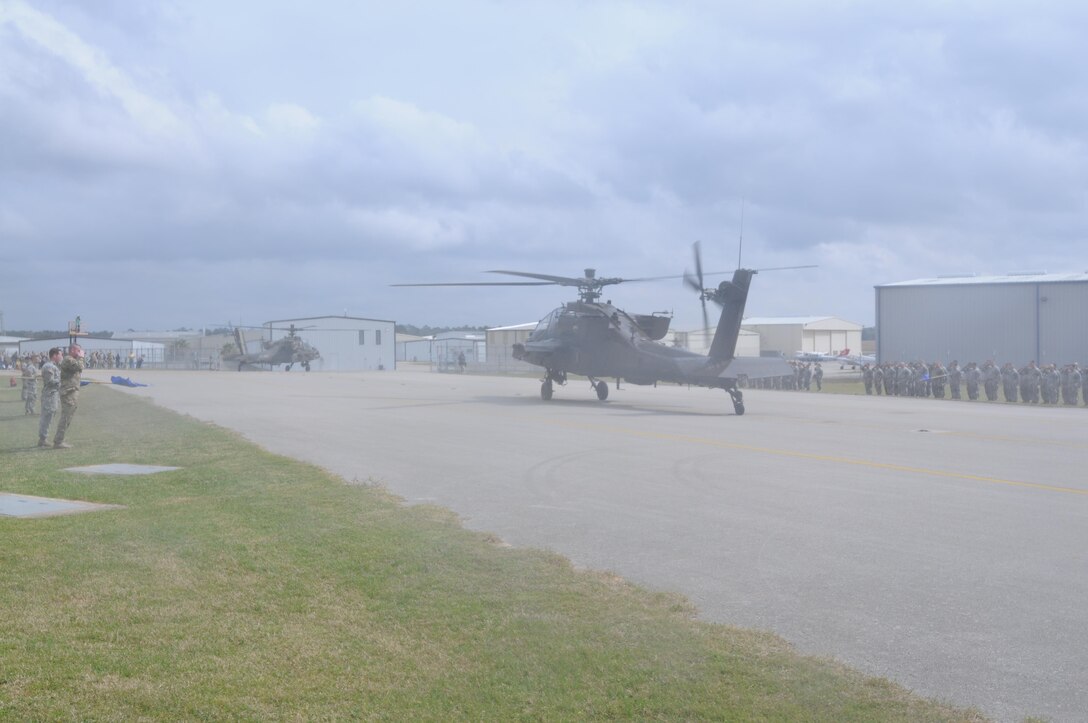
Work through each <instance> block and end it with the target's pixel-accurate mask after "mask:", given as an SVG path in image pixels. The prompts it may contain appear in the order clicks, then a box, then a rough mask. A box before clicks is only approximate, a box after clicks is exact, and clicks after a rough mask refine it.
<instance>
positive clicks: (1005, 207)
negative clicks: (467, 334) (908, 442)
mask: <svg viewBox="0 0 1088 723" xmlns="http://www.w3.org/2000/svg"><path fill="white" fill-rule="evenodd" d="M38 8H44V10H43V9H38ZM1086 19H1088V14H1086V11H1083V10H1080V9H1079V8H1076V7H1072V8H1070V7H1065V6H1064V5H1061V4H1050V5H1047V4H1044V5H1041V6H1035V7H1033V8H1032V9H1031V10H1030V12H1029V11H1027V10H1023V9H1021V7H1020V6H1019V5H1018V4H1012V3H1009V4H1003V3H996V4H994V3H986V4H979V5H971V4H966V5H964V4H960V5H955V6H949V5H947V4H945V3H931V4H922V5H920V6H918V5H913V6H911V7H910V8H898V7H894V6H880V5H877V6H867V5H857V4H849V3H847V4H840V5H836V6H834V7H831V8H828V7H815V6H813V7H809V6H808V5H804V4H795V3H768V4H760V5H759V6H758V7H740V6H738V7H727V6H721V5H719V4H717V3H706V4H691V5H687V6H675V5H672V4H638V5H632V4H624V3H602V4H593V5H589V6H586V5H583V4H579V3H558V4H556V3H549V4H541V5H531V4H519V5H516V6H496V5H494V4H491V3H484V2H481V3H479V4H471V3H470V4H468V5H459V6H458V8H457V9H456V11H455V10H454V9H452V8H447V7H446V6H431V5H429V4H420V5H410V6H406V7H403V8H399V9H396V10H393V9H381V10H376V9H375V8H373V7H371V8H366V9H365V10H364V9H363V8H360V7H357V6H356V4H354V3H343V4H332V5H329V6H328V7H327V8H325V9H324V12H322V13H314V12H312V11H310V10H303V9H301V8H300V6H296V5H293V4H287V3H284V4H279V3H265V4H261V5H259V6H245V5H237V4H232V5H230V6H227V7H222V6H221V5H219V4H214V5H213V4H210V3H208V4H204V3H199V2H197V3H185V4H173V3H169V2H160V3H148V4H144V5H141V8H140V10H139V11H138V12H132V9H131V8H130V7H129V4H127V3H122V4H102V5H100V6H96V12H95V14H93V15H91V14H87V13H86V12H85V11H84V10H83V9H82V5H81V4H78V3H68V2H52V3H45V4H42V5H38V6H35V7H31V6H29V5H28V4H25V3H24V2H21V1H20V0H11V1H9V2H7V3H5V4H3V5H0V105H2V107H3V108H4V112H3V113H2V114H0V141H2V142H0V245H2V247H3V250H0V257H2V259H3V260H4V262H5V263H6V264H14V265H15V266H17V267H19V268H25V269H27V270H28V272H29V273H27V274H20V275H19V278H18V279H15V280H12V281H6V282H5V284H4V289H3V295H2V297H0V305H2V308H4V309H5V318H6V320H7V323H8V325H9V326H12V325H14V326H27V327H46V326H54V327H55V326H57V325H58V324H59V323H61V322H62V321H63V319H65V318H67V316H68V315H71V314H70V313H69V312H68V311H66V310H67V309H70V308H76V307H78V308H80V309H86V311H85V313H84V314H83V315H84V317H85V318H96V319H100V320H102V325H103V326H116V327H118V328H127V327H130V326H132V327H139V326H148V327H156V326H177V325H182V324H188V325H194V324H200V323H211V322H210V321H209V320H211V321H215V320H216V319H221V318H222V317H224V316H226V317H229V318H236V317H238V318H240V317H242V316H244V317H247V318H248V320H250V321H261V320H263V319H265V318H273V317H275V318H283V317H287V316H293V315H315V314H322V313H336V312H339V311H342V310H343V309H344V308H348V309H350V310H351V312H352V313H355V314H362V315H372V316H380V317H383V318H396V319H398V320H403V321H408V322H416V323H458V322H471V321H478V322H490V323H513V322H517V321H524V320H527V319H533V318H537V317H539V316H540V315H542V314H543V313H544V312H545V311H546V310H547V308H548V306H549V305H550V304H552V303H557V302H558V301H560V300H562V299H563V298H565V297H564V296H563V295H562V294H561V293H557V292H556V291H555V290H507V291H496V292H494V293H488V294H482V293H478V292H472V293H463V292H458V291H452V290H432V291H420V292H412V293H406V292H403V291H399V290H391V289H389V288H388V287H387V286H386V284H388V283H390V282H394V281H413V280H438V279H467V280H471V279H476V278H483V277H481V276H479V272H480V271H481V270H483V269H487V268H496V267H500V268H511V267H512V268H526V269H532V270H540V271H544V272H549V273H564V274H566V273H576V272H578V271H580V270H581V269H582V268H583V267H586V266H593V267H597V268H600V269H601V270H602V273H607V274H610V275H622V276H643V275H647V274H657V273H669V272H672V273H680V272H681V271H682V270H683V268H684V266H685V265H686V264H688V263H689V259H688V255H689V253H690V243H691V242H692V241H694V240H696V239H701V240H702V241H703V242H704V244H706V249H707V253H708V256H710V257H712V258H713V262H712V261H711V258H708V264H710V265H715V266H720V267H723V268H728V267H730V266H731V265H732V264H733V263H734V261H735V253H736V239H737V237H738V235H739V234H740V226H741V219H740V215H741V214H740V211H741V203H742V199H743V203H744V208H745V220H744V225H745V228H744V235H745V245H746V252H745V260H746V262H750V263H752V264H755V265H759V266H775V265H783V264H790V263H819V264H820V265H821V268H820V269H819V270H817V271H815V272H804V273H798V272H786V274H785V275H784V276H778V277H776V276H773V275H766V276H761V277H760V278H759V280H758V285H757V287H756V293H755V294H754V295H753V300H752V301H753V305H754V310H755V312H756V313H834V314H838V315H841V316H845V317H847V318H853V319H856V320H858V321H863V322H868V321H871V320H872V290H871V287H872V285H873V284H875V283H883V282H887V281H893V280H901V279H904V278H911V277H915V276H925V275H932V274H938V273H947V272H952V271H956V272H958V271H970V270H973V271H999V272H1003V271H1008V270H1010V269H1015V268H1027V267H1039V266H1044V267H1047V268H1049V269H1050V270H1062V269H1064V268H1073V269H1080V268H1081V267H1083V266H1085V265H1086V263H1085V261H1084V260H1083V255H1082V253H1081V252H1082V250H1083V238H1084V232H1083V218H1084V212H1085V210H1086V209H1085V202H1086V198H1088V192H1086V189H1088V179H1086V177H1085V174H1086V171H1085V169H1086V168H1088V164H1086V163H1085V161H1086V160H1088V159H1086V157H1085V155H1086V143H1085V131H1084V129H1085V128H1086V127H1088V124H1086V123H1085V121H1086V120H1088V118H1086V116H1088V113H1086V110H1088V109H1086V104H1088V100H1086V98H1088V94H1086V93H1085V90H1086V89H1085V78H1084V71H1083V63H1082V62H1080V57H1081V56H1082V55H1083V53H1082V51H1081V50H1080V42H1079V40H1080V39H1081V38H1083V37H1084V35H1085V32H1084V31H1085V30H1088V28H1086V25H1088V23H1086ZM31 249H32V251H31ZM55 278H69V279H76V280H77V285H76V288H74V289H71V290H54V291H52V292H51V293H50V294H49V295H47V296H46V298H45V299H44V300H43V299H41V297H40V294H38V293H37V291H36V290H37V289H39V288H41V284H42V282H43V280H47V279H55ZM84 284H85V285H86V286H85V287H83V285H84ZM50 288H51V289H55V287H52V286H51V287H50ZM98 288H106V289H111V290H116V292H115V293H107V294H100V293H92V289H98ZM616 297H617V299H616V300H617V301H619V300H622V301H623V303H629V304H631V305H639V306H646V307H647V308H675V309H676V310H677V311H678V313H680V314H681V317H682V320H681V321H680V322H678V325H679V326H683V325H684V323H694V320H695V319H696V318H697V313H698V312H697V307H696V305H695V304H694V302H693V300H692V299H690V298H689V296H688V295H685V293H684V292H683V290H682V288H680V287H679V285H678V284H677V285H675V286H670V285H652V286H643V287H637V289H636V287H632V290H630V291H628V290H627V289H623V290H622V291H621V290H617V291H616ZM134 299H138V300H139V303H133V300H134ZM213 317H215V318H213ZM57 319H60V321H57ZM19 320H22V321H21V322H20V321H19Z"/></svg>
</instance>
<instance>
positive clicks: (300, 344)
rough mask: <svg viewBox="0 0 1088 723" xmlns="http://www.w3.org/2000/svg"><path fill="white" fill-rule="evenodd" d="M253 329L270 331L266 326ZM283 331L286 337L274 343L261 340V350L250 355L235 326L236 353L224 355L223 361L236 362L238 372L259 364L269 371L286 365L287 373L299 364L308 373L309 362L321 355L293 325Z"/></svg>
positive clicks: (242, 334) (244, 339) (242, 337)
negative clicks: (265, 366) (298, 333)
mask: <svg viewBox="0 0 1088 723" xmlns="http://www.w3.org/2000/svg"><path fill="white" fill-rule="evenodd" d="M254 328H260V329H266V330H267V329H270V327H267V326H262V327H254ZM283 331H286V332H287V336H284V337H281V338H279V339H276V340H275V341H263V340H262V341H261V350H260V351H257V352H252V353H250V352H247V351H246V338H245V334H244V333H243V332H242V329H241V327H238V326H236V327H234V341H235V343H236V344H237V345H238V353H237V354H229V355H225V356H224V357H223V361H227V362H231V363H234V362H238V371H242V368H243V367H246V366H251V367H252V366H258V365H260V364H267V365H268V368H269V369H271V368H272V367H274V366H279V365H280V364H286V365H287V367H286V370H287V371H291V367H292V366H294V365H295V364H301V365H302V367H303V369H305V370H306V371H310V362H312V361H313V360H314V359H320V358H321V354H320V353H318V351H317V349H315V348H314V347H312V346H310V345H309V344H308V343H306V342H305V341H303V340H302V338H301V337H299V336H298V335H297V334H296V333H295V332H296V331H297V329H296V327H295V325H294V324H291V326H290V327H288V328H286V329H283Z"/></svg>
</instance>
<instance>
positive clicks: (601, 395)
mask: <svg viewBox="0 0 1088 723" xmlns="http://www.w3.org/2000/svg"><path fill="white" fill-rule="evenodd" d="M593 389H594V390H595V391H596V392H597V399H600V400H601V401H602V402H603V401H604V400H606V399H608V385H607V384H605V383H604V382H594V383H593Z"/></svg>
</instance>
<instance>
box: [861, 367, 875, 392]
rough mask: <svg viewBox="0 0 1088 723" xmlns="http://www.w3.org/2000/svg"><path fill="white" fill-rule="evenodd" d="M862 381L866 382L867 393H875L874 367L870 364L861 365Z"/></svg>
mask: <svg viewBox="0 0 1088 723" xmlns="http://www.w3.org/2000/svg"><path fill="white" fill-rule="evenodd" d="M861 381H862V383H863V384H865V393H866V394H868V395H870V396H871V395H872V393H873V369H872V367H870V366H869V365H868V364H862V365H861Z"/></svg>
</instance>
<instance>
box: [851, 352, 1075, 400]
mask: <svg viewBox="0 0 1088 723" xmlns="http://www.w3.org/2000/svg"><path fill="white" fill-rule="evenodd" d="M861 376H862V381H863V382H864V384H865V393H866V394H876V395H881V394H882V395H885V396H897V397H933V398H935V399H944V398H945V390H946V388H947V391H948V396H949V397H950V398H951V399H962V398H963V394H964V392H966V397H967V399H970V400H972V401H974V400H977V399H979V398H980V397H981V395H983V394H984V395H985V397H986V400H987V401H990V402H996V401H998V392H999V391H1000V392H1001V394H1002V395H1003V396H1004V400H1005V401H1006V402H1017V401H1020V402H1024V403H1025V404H1040V403H1041V404H1066V405H1069V406H1074V405H1076V404H1078V403H1079V400H1080V399H1081V398H1083V399H1084V403H1085V404H1086V405H1088V373H1085V372H1082V371H1081V369H1080V365H1079V364H1077V363H1075V362H1074V363H1073V364H1066V365H1065V366H1063V367H1062V368H1061V369H1059V368H1058V366H1057V365H1056V364H1046V365H1044V366H1042V367H1040V366H1038V365H1037V364H1036V363H1035V362H1034V361H1031V362H1029V363H1027V364H1026V365H1024V366H1023V367H1021V368H1019V369H1017V368H1016V366H1015V365H1014V364H1012V362H1006V363H1005V364H1003V365H1002V366H1000V367H999V366H998V365H997V364H995V363H994V362H993V361H992V360H989V361H986V362H984V363H983V364H982V365H981V366H980V365H979V364H978V363H977V362H969V363H967V364H966V365H965V366H963V367H960V365H959V362H958V361H953V362H952V363H951V364H949V365H948V367H947V368H946V367H945V366H944V365H943V364H941V362H933V363H932V364H926V363H925V362H920V361H916V362H885V363H883V364H872V365H871V364H865V365H863V366H862V368H861Z"/></svg>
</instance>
